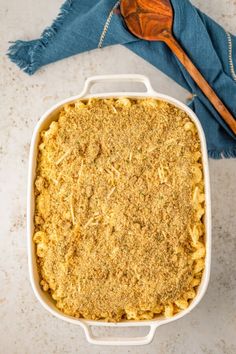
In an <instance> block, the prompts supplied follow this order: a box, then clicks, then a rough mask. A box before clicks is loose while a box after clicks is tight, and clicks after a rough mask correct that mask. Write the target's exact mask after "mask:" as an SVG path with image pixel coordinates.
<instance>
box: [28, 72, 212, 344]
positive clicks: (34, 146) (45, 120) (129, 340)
mask: <svg viewBox="0 0 236 354" xmlns="http://www.w3.org/2000/svg"><path fill="white" fill-rule="evenodd" d="M124 81H126V82H138V83H142V84H144V85H145V87H146V91H145V92H139V93H137V92H112V93H102V94H90V89H91V87H92V85H94V84H95V83H104V82H124ZM122 96H125V97H137V98H138V97H152V98H157V99H160V100H163V101H167V102H169V103H171V104H173V105H175V106H177V107H178V108H180V109H182V110H183V111H185V112H186V113H187V114H188V115H189V117H190V118H191V119H192V121H193V122H194V123H195V125H196V127H197V129H198V133H199V136H200V140H201V149H202V157H203V168H204V182H205V195H206V213H205V227H206V259H205V270H204V274H203V277H202V281H201V284H200V286H199V288H198V293H197V295H196V297H195V298H194V299H193V301H192V303H191V304H190V306H189V307H188V308H187V309H186V310H183V311H181V312H180V313H179V314H177V315H175V316H174V317H171V318H168V319H166V318H157V319H154V320H151V321H148V320H147V321H124V322H119V323H108V322H104V321H88V320H84V319H76V318H73V317H71V316H67V315H65V314H63V313H62V312H61V311H59V310H58V309H57V308H56V306H55V304H54V302H53V300H52V299H51V297H50V296H49V295H48V294H47V293H45V292H44V291H43V290H42V289H41V287H40V285H39V275H38V271H37V265H36V253H35V245H34V243H33V240H32V236H33V233H34V180H35V169H36V160H37V153H38V143H39V139H40V132H41V131H42V130H43V129H46V128H48V126H49V125H50V123H51V122H52V121H53V120H55V119H56V118H57V113H58V111H59V110H60V108H61V107H62V106H63V105H64V104H65V103H68V102H73V101H74V100H76V99H78V98H89V97H100V98H108V97H122ZM27 234H28V260H29V273H30V281H31V285H32V288H33V291H34V293H35V296H36V297H37V299H38V300H39V302H40V303H41V304H42V305H43V307H44V308H45V309H47V310H48V311H49V312H50V313H51V314H53V315H54V316H56V317H58V318H60V319H62V320H64V321H67V322H70V323H73V324H76V325H80V326H81V327H83V328H84V331H85V335H86V338H87V340H88V341H89V342H90V343H93V344H100V345H143V344H148V343H150V342H151V341H152V339H153V337H154V334H155V331H156V329H157V328H158V327H160V326H161V325H164V324H167V323H170V322H173V321H176V320H177V319H180V318H181V317H183V316H185V315H187V314H188V313H189V312H190V311H192V309H193V308H194V307H195V306H197V304H198V303H199V302H200V300H201V299H202V297H203V295H204V294H205V292H206V289H207V285H208V282H209V276H210V263H211V200H210V182H209V170H208V157H207V147H206V140H205V135H204V132H203V129H202V126H201V124H200V122H199V120H198V118H197V117H196V115H195V114H194V113H193V111H192V110H191V109H189V108H188V107H187V106H186V105H185V104H183V103H181V102H179V101H178V100H176V99H174V98H171V97H169V96H166V95H163V94H159V93H157V92H155V91H154V90H153V88H152V86H151V83H150V81H149V79H148V78H147V77H145V76H142V75H110V76H96V77H91V78H89V79H87V80H86V82H85V85H84V89H83V91H82V93H81V94H79V95H77V96H74V97H70V98H67V99H65V100H63V101H61V102H59V103H58V104H56V105H54V106H53V107H52V108H50V109H49V110H48V111H47V112H46V113H44V115H43V116H42V117H41V118H40V120H39V122H38V123H37V125H36V127H35V129H34V133H33V137H32V141H31V147H30V160H29V174H28V195H27ZM92 326H99V327H103V326H106V327H113V328H117V327H147V326H148V327H149V328H150V330H149V332H148V334H147V335H145V336H143V337H123V338H120V337H119V338H118V337H105V338H103V337H97V336H94V335H93V333H92V330H91V327H92Z"/></svg>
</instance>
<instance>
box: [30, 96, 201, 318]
mask: <svg viewBox="0 0 236 354" xmlns="http://www.w3.org/2000/svg"><path fill="white" fill-rule="evenodd" d="M200 150H201V149H200V140H199V137H198V134H197V130H196V128H195V126H194V124H193V123H192V122H191V120H190V118H189V117H188V116H187V114H186V113H185V112H183V111H181V110H180V109H178V108H176V107H175V106H173V105H171V104H168V103H165V102H163V101H158V100H154V99H137V100H136V99H123V98H118V99H89V100H88V101H76V102H75V103H73V104H69V105H66V106H65V107H64V108H62V109H61V112H60V114H59V117H58V121H55V122H53V123H51V125H50V127H49V129H48V130H45V131H43V132H42V133H41V141H40V145H39V153H38V160H37V177H36V181H35V196H36V209H35V235H34V241H35V243H36V244H37V255H38V258H37V259H38V269H39V272H40V276H41V286H42V288H43V289H44V290H45V291H48V292H49V293H50V294H51V295H52V297H53V299H54V300H55V301H56V305H57V307H58V308H59V309H61V310H62V311H63V312H64V313H65V314H68V315H71V316H74V317H82V318H87V319H105V320H107V321H121V320H123V319H127V318H128V319H132V318H134V319H151V318H153V317H154V316H156V315H157V314H162V313H164V312H165V315H166V316H168V314H170V313H171V315H173V314H174V313H177V312H178V311H179V310H181V309H182V308H186V307H187V306H188V301H190V300H191V299H192V298H193V297H194V296H195V290H196V288H195V290H194V287H196V286H198V284H199V282H200V278H201V275H202V271H203V268H204V255H205V253H204V252H205V248H204V245H203V243H204V241H203V236H204V225H203V223H202V221H201V220H202V216H203V214H204V187H203V182H202V181H203V173H202V163H201V153H200ZM196 185H197V189H196V188H195V187H196ZM199 203H200V204H199ZM199 205H200V207H199ZM194 235H195V236H196V235H197V236H196V237H197V238H195V239H194V237H195V236H194ZM193 240H195V243H194V242H193ZM197 245H198V246H199V247H198V251H196V247H197ZM199 250H201V251H199ZM196 252H198V254H196ZM194 257H195V258H194ZM199 258H201V262H199V261H198V260H199ZM181 301H182V302H181Z"/></svg>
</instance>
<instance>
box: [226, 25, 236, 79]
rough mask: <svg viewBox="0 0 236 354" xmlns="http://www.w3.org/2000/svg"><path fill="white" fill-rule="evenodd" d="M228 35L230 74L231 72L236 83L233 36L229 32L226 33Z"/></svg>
mask: <svg viewBox="0 0 236 354" xmlns="http://www.w3.org/2000/svg"><path fill="white" fill-rule="evenodd" d="M226 35H227V38H228V51H229V68H230V72H231V75H232V78H233V80H234V81H236V72H235V69H234V63H233V43H232V38H231V34H230V33H229V32H226Z"/></svg>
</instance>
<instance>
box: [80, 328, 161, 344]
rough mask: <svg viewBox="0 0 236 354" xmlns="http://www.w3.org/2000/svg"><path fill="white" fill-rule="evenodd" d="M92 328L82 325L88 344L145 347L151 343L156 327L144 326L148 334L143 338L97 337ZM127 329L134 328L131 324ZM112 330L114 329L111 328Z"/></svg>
mask: <svg viewBox="0 0 236 354" xmlns="http://www.w3.org/2000/svg"><path fill="white" fill-rule="evenodd" d="M91 327H92V326H91V325H88V324H87V323H83V328H84V331H85V335H86V338H87V340H88V342H89V343H91V344H96V345H119V346H120V345H122V346H124V345H127V346H128V345H145V344H149V343H151V342H152V340H153V337H154V334H155V332H156V329H157V327H158V325H155V324H151V325H148V324H147V325H145V327H150V329H149V332H148V334H146V335H145V336H143V337H109V336H106V337H99V336H95V335H94V334H93V332H92V328H91ZM128 327H134V326H132V324H129V325H128ZM113 328H114V327H113ZM123 328H125V327H123Z"/></svg>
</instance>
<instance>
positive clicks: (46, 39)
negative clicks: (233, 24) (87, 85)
mask: <svg viewBox="0 0 236 354" xmlns="http://www.w3.org/2000/svg"><path fill="white" fill-rule="evenodd" d="M171 2H172V5H173V8H174V28H173V32H174V35H175V37H176V38H177V40H178V41H179V42H180V43H181V45H182V47H183V48H184V49H185V51H186V52H187V53H188V55H189V56H190V58H191V59H192V61H193V62H194V63H195V65H196V66H197V67H198V69H199V70H200V72H201V73H202V74H203V76H204V77H205V78H206V80H207V81H208V82H209V83H210V85H211V86H212V87H213V88H214V90H215V91H216V93H217V94H218V96H219V97H220V98H221V99H222V100H223V102H224V103H225V104H226V106H227V107H228V108H229V110H230V111H231V112H232V114H233V115H234V117H236V73H235V71H236V69H235V67H236V37H235V36H233V35H231V34H230V33H228V32H226V31H225V30H224V29H223V28H222V27H221V26H219V25H218V24H217V23H215V22H214V21H213V20H212V19H210V18H209V17H208V16H206V15H205V14H203V13H202V12H201V11H199V10H198V9H197V8H195V7H194V6H193V5H192V4H191V3H190V2H189V1H188V0H171ZM118 8H119V1H117V0H67V1H66V2H65V3H64V4H63V6H62V7H61V12H60V14H59V15H58V17H57V19H56V20H55V21H54V22H53V24H52V26H51V27H48V28H46V29H45V31H44V32H43V33H42V35H41V37H40V38H39V39H36V40H32V41H21V40H17V41H16V42H14V43H13V44H12V45H11V47H10V48H9V51H8V56H9V58H10V59H11V60H12V61H13V62H15V63H16V64H17V65H18V66H19V67H20V68H21V69H23V70H24V71H25V72H26V73H28V74H30V75H32V74H34V73H35V71H36V70H38V69H39V68H40V67H42V66H43V65H47V64H49V63H52V62H55V61H57V60H60V59H63V58H66V57H69V56H71V55H75V54H78V53H81V52H84V51H89V50H92V49H95V48H102V47H105V46H109V45H115V44H122V45H124V46H125V47H127V48H129V49H130V50H132V51H133V52H135V53H136V54H138V55H139V56H141V57H142V58H144V59H145V60H147V61H148V62H149V63H151V64H153V65H154V66H155V67H157V68H158V69H160V70H161V71H163V72H164V73H165V74H166V75H168V76H169V77H171V78H172V79H173V80H175V81H176V82H177V83H178V84H180V85H181V86H182V87H184V88H185V89H187V90H188V91H189V92H191V93H192V95H193V99H192V101H191V102H190V103H189V106H190V107H191V108H192V109H193V111H194V112H195V113H196V114H197V116H198V118H199V119H200V121H201V123H202V126H203V129H204V131H205V134H206V139H207V145H208V153H209V156H210V157H212V158H222V157H236V136H235V135H234V134H233V133H232V132H231V131H230V129H229V128H228V127H227V125H226V124H225V123H224V121H223V120H222V118H221V117H220V116H219V114H218V113H217V112H216V110H215V109H214V108H213V107H212V105H211V103H210V102H209V101H208V99H207V98H206V97H205V96H204V94H203V93H202V92H201V90H200V89H199V88H198V86H197V85H196V84H195V83H194V81H193V80H192V78H191V77H190V76H189V74H188V73H187V71H186V70H185V68H184V67H183V66H182V64H181V63H180V62H179V61H178V59H177V58H176V57H175V56H174V55H173V54H172V53H171V51H170V50H169V48H168V47H167V46H166V45H165V44H164V43H161V42H149V41H144V40H140V39H138V38H136V37H135V36H133V35H132V34H131V33H130V32H129V31H128V29H127V28H126V26H125V24H124V21H123V18H122V16H121V15H120V13H119V11H118Z"/></svg>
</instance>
